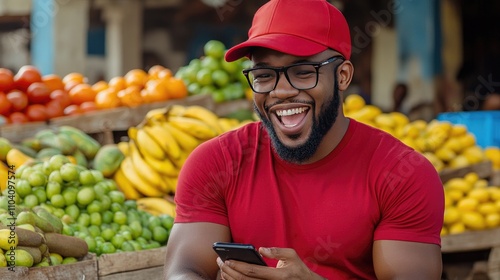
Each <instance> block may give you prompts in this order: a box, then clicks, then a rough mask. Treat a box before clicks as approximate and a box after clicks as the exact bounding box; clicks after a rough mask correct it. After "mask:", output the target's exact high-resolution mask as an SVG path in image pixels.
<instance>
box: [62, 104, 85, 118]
mask: <svg viewBox="0 0 500 280" xmlns="http://www.w3.org/2000/svg"><path fill="white" fill-rule="evenodd" d="M81 113H83V112H82V109H80V105H76V104H71V105H69V106H67V107H66V108H64V115H66V116H75V115H80V114H81Z"/></svg>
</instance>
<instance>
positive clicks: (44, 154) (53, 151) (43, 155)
mask: <svg viewBox="0 0 500 280" xmlns="http://www.w3.org/2000/svg"><path fill="white" fill-rule="evenodd" d="M61 154H62V151H61V150H59V149H57V148H52V147H47V148H43V149H41V150H40V151H38V153H37V154H36V158H37V159H41V160H46V159H50V158H51V157H52V156H53V155H61Z"/></svg>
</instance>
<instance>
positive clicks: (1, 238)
mask: <svg viewBox="0 0 500 280" xmlns="http://www.w3.org/2000/svg"><path fill="white" fill-rule="evenodd" d="M17 242H18V239H17V234H16V232H14V231H11V230H10V229H0V249H4V250H10V249H11V248H12V247H14V248H15V247H16V246H17Z"/></svg>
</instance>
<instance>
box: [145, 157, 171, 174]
mask: <svg viewBox="0 0 500 280" xmlns="http://www.w3.org/2000/svg"><path fill="white" fill-rule="evenodd" d="M143 157H144V160H145V161H146V162H147V163H148V165H149V166H151V167H152V168H153V169H154V170H156V172H159V173H161V174H164V175H166V176H173V177H175V176H177V175H179V169H178V168H177V167H176V166H175V165H174V163H173V162H172V160H171V159H169V158H168V157H167V158H164V159H162V160H158V159H156V158H154V157H151V156H149V155H144V154H143Z"/></svg>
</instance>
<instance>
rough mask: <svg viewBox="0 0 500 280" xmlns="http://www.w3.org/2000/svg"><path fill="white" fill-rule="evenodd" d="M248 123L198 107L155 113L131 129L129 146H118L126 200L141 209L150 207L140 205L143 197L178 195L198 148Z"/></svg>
mask: <svg viewBox="0 0 500 280" xmlns="http://www.w3.org/2000/svg"><path fill="white" fill-rule="evenodd" d="M246 122H247V121H238V120H236V119H230V118H222V117H218V116H217V115H216V114H215V113H213V112H212V111H210V110H208V109H206V108H205V107H202V106H198V105H192V106H182V105H171V106H169V107H166V108H160V109H153V110H151V111H149V112H148V113H147V115H146V116H145V118H144V120H143V122H142V123H141V124H139V125H138V126H133V127H130V128H129V129H128V136H129V141H128V142H120V143H118V144H117V146H118V147H119V148H120V149H121V151H122V153H123V154H124V155H125V158H124V159H123V161H121V164H120V168H119V169H118V170H117V171H116V172H115V174H114V176H113V178H114V179H115V181H116V182H117V184H118V186H119V188H120V190H122V191H123V193H124V194H125V197H126V198H127V199H139V200H138V204H139V205H147V203H140V202H141V201H144V202H145V201H146V200H145V199H144V200H141V199H140V198H142V197H149V198H151V197H163V196H165V195H174V194H175V189H176V186H177V176H178V174H179V170H180V168H181V167H182V165H183V164H184V161H185V160H186V158H187V157H188V155H189V154H190V153H191V152H192V151H193V150H194V148H196V147H197V146H198V145H200V144H201V143H203V142H204V141H206V140H208V139H211V138H213V137H215V136H217V135H219V134H221V133H224V132H226V131H229V130H231V129H234V128H236V127H238V126H240V125H243V124H245V123H246ZM163 203H165V202H164V200H163ZM167 203H168V202H167ZM158 208H159V207H158ZM170 208H173V205H171V206H170V207H166V206H164V207H161V208H160V209H163V211H173V210H168V209H170ZM145 209H147V207H146V208H145ZM167 213H171V212H167Z"/></svg>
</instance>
